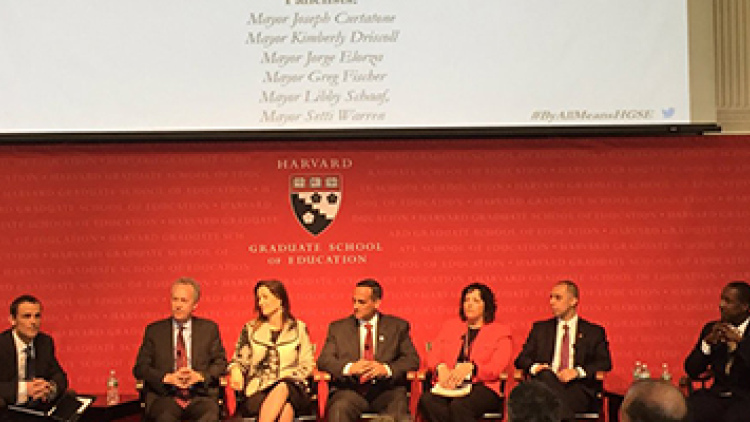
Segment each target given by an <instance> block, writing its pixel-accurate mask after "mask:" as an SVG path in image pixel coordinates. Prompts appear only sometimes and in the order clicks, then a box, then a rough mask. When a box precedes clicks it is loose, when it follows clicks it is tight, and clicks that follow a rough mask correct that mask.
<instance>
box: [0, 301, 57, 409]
mask: <svg viewBox="0 0 750 422" xmlns="http://www.w3.org/2000/svg"><path fill="white" fill-rule="evenodd" d="M41 320H42V304H41V303H40V302H39V300H38V299H37V298H35V297H33V296H29V295H23V296H19V297H18V298H16V299H15V300H14V301H13V302H12V303H11V305H10V322H11V325H12V328H11V329H9V330H5V331H3V332H2V333H0V362H1V363H0V400H2V401H3V402H5V404H6V405H12V404H16V405H25V406H30V407H41V406H44V405H45V404H48V403H51V402H54V401H55V400H57V398H58V397H59V396H60V395H61V394H62V393H64V392H65V390H66V389H67V388H68V377H67V375H66V374H65V371H63V369H62V367H61V366H60V363H59V362H58V361H57V357H55V344H54V341H53V340H52V337H50V336H48V335H47V334H44V333H42V332H40V331H39V327H40V324H41ZM1 419H2V416H0V420H1Z"/></svg>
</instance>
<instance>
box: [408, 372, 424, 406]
mask: <svg viewBox="0 0 750 422" xmlns="http://www.w3.org/2000/svg"><path fill="white" fill-rule="evenodd" d="M406 379H407V380H408V381H409V382H410V383H411V392H410V394H409V414H411V415H412V416H414V417H416V416H415V415H416V414H417V406H418V405H419V398H420V397H422V391H423V387H424V382H425V380H426V379H427V370H426V369H418V370H416V371H409V372H407V373H406Z"/></svg>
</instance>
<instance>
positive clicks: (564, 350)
mask: <svg viewBox="0 0 750 422" xmlns="http://www.w3.org/2000/svg"><path fill="white" fill-rule="evenodd" d="M569 329H570V327H568V324H563V336H562V341H561V342H560V369H568V365H569V363H570V335H569V334H568V332H569Z"/></svg>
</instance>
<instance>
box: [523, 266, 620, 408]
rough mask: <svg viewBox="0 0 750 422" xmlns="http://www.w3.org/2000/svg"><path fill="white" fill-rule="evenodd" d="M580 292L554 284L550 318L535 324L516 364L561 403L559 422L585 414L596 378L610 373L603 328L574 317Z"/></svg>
mask: <svg viewBox="0 0 750 422" xmlns="http://www.w3.org/2000/svg"><path fill="white" fill-rule="evenodd" d="M578 297H579V293H578V286H576V284H575V283H573V282H572V281H567V280H565V281H561V282H559V283H557V284H556V285H555V286H554V287H553V288H552V291H551V292H550V300H549V302H550V308H551V309H552V313H553V314H554V316H555V317H554V318H552V319H548V320H545V321H538V322H535V323H534V326H533V327H532V328H531V332H529V337H528V338H527V339H526V343H525V344H524V345H523V349H522V350H521V353H520V354H519V355H518V357H517V358H516V361H515V365H516V368H518V369H522V370H523V371H524V372H525V373H527V374H530V375H532V376H533V377H534V379H536V380H539V381H541V382H543V383H544V384H546V385H547V386H549V387H550V388H551V389H552V390H553V391H555V393H556V394H557V395H558V396H559V397H560V400H561V401H562V419H563V420H565V421H567V420H573V419H574V414H575V413H576V412H583V411H586V410H589V409H590V407H591V404H592V403H593V400H594V398H595V394H596V390H597V382H596V373H597V372H598V371H609V370H611V369H612V358H611V357H610V354H609V345H608V343H607V336H606V334H605V332H604V328H602V327H601V326H599V325H596V324H592V323H590V322H588V321H586V320H584V319H582V318H579V317H578V312H577V307H578Z"/></svg>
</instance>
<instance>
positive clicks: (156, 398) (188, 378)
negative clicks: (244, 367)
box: [133, 278, 227, 422]
mask: <svg viewBox="0 0 750 422" xmlns="http://www.w3.org/2000/svg"><path fill="white" fill-rule="evenodd" d="M171 292H172V296H171V298H172V299H171V300H172V317H171V318H167V319H163V320H159V321H156V322H154V323H151V324H149V326H148V327H146V332H145V334H144V335H143V343H142V344H141V347H140V349H139V350H138V357H137V358H136V362H135V367H134V368H133V375H135V377H136V378H137V379H142V380H144V381H145V389H146V418H147V419H148V420H152V421H157V422H167V421H169V422H176V421H184V420H189V421H200V422H216V421H218V420H219V413H220V412H219V404H218V401H217V399H218V394H219V377H220V376H221V375H222V374H223V373H224V371H225V370H226V367H227V357H226V352H225V351H224V346H223V345H222V343H221V337H220V335H219V327H218V326H217V325H216V323H214V322H213V321H209V320H207V319H203V318H198V317H195V316H193V311H194V310H195V308H196V306H197V305H198V300H199V299H200V286H199V285H198V283H197V282H196V281H195V280H193V279H190V278H181V279H179V280H177V281H175V282H174V283H173V284H172V289H171Z"/></svg>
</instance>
